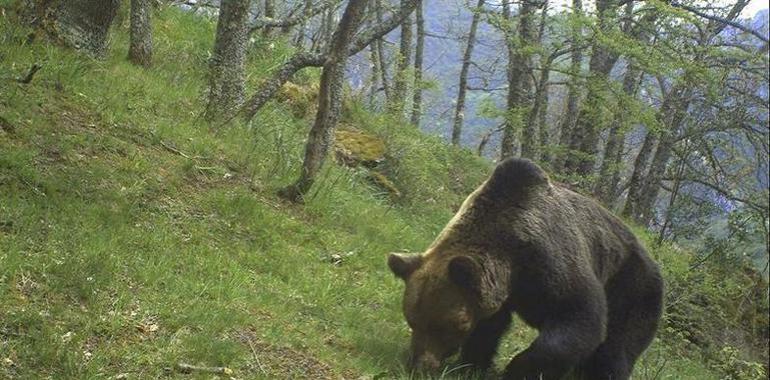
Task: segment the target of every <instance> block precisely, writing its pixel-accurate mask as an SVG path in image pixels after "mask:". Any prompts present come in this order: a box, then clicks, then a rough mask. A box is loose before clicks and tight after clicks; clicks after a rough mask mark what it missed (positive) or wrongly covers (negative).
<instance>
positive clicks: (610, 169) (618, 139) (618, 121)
mask: <svg viewBox="0 0 770 380" xmlns="http://www.w3.org/2000/svg"><path fill="white" fill-rule="evenodd" d="M641 77H642V73H641V71H640V70H639V68H637V67H635V66H633V65H629V67H628V69H626V73H625V74H624V76H623V94H624V96H626V97H627V98H634V97H636V92H637V89H638V88H639V83H640V82H641ZM626 112H627V111H626V107H625V104H624V102H623V101H621V102H619V103H618V105H617V107H616V110H615V113H614V116H613V120H612V127H611V128H610V132H609V136H608V138H607V145H606V146H605V148H604V157H603V159H602V166H601V169H599V180H598V181H596V185H595V187H594V195H595V196H596V198H598V199H599V200H600V201H602V202H603V203H604V204H605V205H608V206H609V205H611V204H612V203H613V202H614V201H615V196H616V195H617V188H618V182H620V171H621V170H620V169H621V168H620V164H621V158H622V155H623V146H624V145H625V141H626V129H627V128H628V120H626V117H627V115H626Z"/></svg>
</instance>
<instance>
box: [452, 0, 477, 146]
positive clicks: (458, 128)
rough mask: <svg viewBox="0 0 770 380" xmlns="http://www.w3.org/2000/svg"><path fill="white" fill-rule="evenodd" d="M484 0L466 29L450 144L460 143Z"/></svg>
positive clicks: (457, 144)
mask: <svg viewBox="0 0 770 380" xmlns="http://www.w3.org/2000/svg"><path fill="white" fill-rule="evenodd" d="M484 1H485V0H479V1H478V3H477V4H476V8H474V9H473V17H472V18H471V26H470V29H468V43H467V44H466V45H465V53H463V62H462V66H461V67H460V83H459V84H458V85H457V102H456V103H455V117H454V122H453V123H452V145H455V146H459V145H460V136H461V135H462V129H463V121H464V120H465V94H466V92H467V91H468V71H469V69H470V67H471V59H472V58H473V47H474V46H475V45H476V30H477V29H478V25H479V19H480V18H481V10H482V7H484Z"/></svg>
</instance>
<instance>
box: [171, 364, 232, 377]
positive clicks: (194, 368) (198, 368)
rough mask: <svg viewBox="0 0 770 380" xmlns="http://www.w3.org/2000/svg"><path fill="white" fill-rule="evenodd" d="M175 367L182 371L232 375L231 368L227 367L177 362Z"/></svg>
mask: <svg viewBox="0 0 770 380" xmlns="http://www.w3.org/2000/svg"><path fill="white" fill-rule="evenodd" d="M176 369H177V370H178V371H179V372H182V373H191V372H206V373H216V374H220V375H232V374H233V370H232V369H230V368H227V367H201V366H196V365H192V364H187V363H177V365H176Z"/></svg>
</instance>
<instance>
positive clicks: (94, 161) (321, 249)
mask: <svg viewBox="0 0 770 380" xmlns="http://www.w3.org/2000/svg"><path fill="white" fill-rule="evenodd" d="M0 6H7V1H1V2H0ZM11 17H12V16H11V14H10V12H8V14H7V15H6V16H5V17H4V18H2V20H1V22H0V78H2V80H1V81H0V117H2V118H4V119H6V120H7V121H8V122H9V123H10V124H11V125H13V126H14V132H13V133H8V132H3V131H0V378H4V377H11V378H21V379H33V378H44V377H49V378H57V379H58V378H83V379H85V378H111V377H113V376H117V375H121V374H126V376H128V378H136V379H142V378H157V377H164V376H171V377H180V378H187V377H193V378H196V377H200V378H209V377H210V376H208V375H201V374H198V375H183V374H180V373H178V372H176V371H174V370H173V367H174V365H175V364H176V363H178V362H186V363H191V364H197V365H205V366H227V367H229V368H232V369H233V370H234V372H235V373H234V376H235V377H236V378H265V379H271V378H296V377H301V376H303V375H306V376H308V377H309V378H340V377H343V378H359V377H360V376H369V377H370V378H372V377H378V378H408V377H409V375H408V373H407V372H406V371H405V370H404V367H403V364H402V363H403V358H404V355H405V352H406V348H407V344H408V339H409V331H408V328H407V326H406V324H405V323H404V321H403V318H402V316H401V312H400V298H401V291H402V286H401V284H400V283H399V281H397V280H396V279H395V278H394V277H393V276H392V275H391V274H390V273H389V271H388V270H387V268H386V266H385V258H386V254H387V253H388V252H391V251H400V250H409V251H418V250H421V249H424V248H425V247H426V246H427V245H428V244H429V243H430V242H431V240H432V239H433V237H434V236H435V235H436V234H437V232H438V231H440V229H441V228H442V226H443V224H444V223H445V222H446V221H447V220H448V219H449V217H450V215H451V210H452V209H453V208H454V207H457V205H459V203H460V202H461V201H462V199H463V197H464V196H465V194H467V193H468V192H469V191H470V190H471V189H472V188H473V187H474V186H476V185H477V184H478V183H480V181H481V180H482V179H483V178H484V177H485V175H486V173H488V170H489V168H490V165H489V163H486V162H484V161H481V160H479V159H477V158H475V157H473V156H472V155H471V154H470V153H468V152H460V151H457V150H456V149H453V148H451V147H448V146H446V145H445V144H443V143H442V142H441V141H440V140H439V139H437V138H432V137H427V136H424V135H422V134H420V133H419V132H417V131H414V130H412V129H410V128H406V127H402V126H398V127H396V126H392V125H391V123H390V122H389V121H388V119H387V118H385V117H383V116H379V115H372V114H369V113H367V112H366V111H365V110H363V109H361V108H360V107H359V106H356V105H355V104H352V105H350V106H349V107H348V109H347V111H346V115H345V117H344V122H345V123H347V124H350V125H353V126H355V127H356V128H359V129H363V130H366V131H369V132H371V133H375V134H377V135H380V136H382V137H383V138H385V139H386V141H388V143H389V152H388V155H389V160H388V162H387V163H385V168H384V169H385V172H386V174H387V175H389V177H390V178H391V179H393V180H394V182H395V183H396V185H397V186H399V187H400V189H401V190H402V192H403V193H404V197H403V199H401V200H399V201H396V202H395V203H392V202H391V201H389V200H388V198H387V196H386V195H384V194H382V191H380V190H377V189H375V188H373V187H372V186H371V185H370V184H369V183H368V182H367V180H366V176H365V175H364V173H362V172H361V171H358V170H353V169H346V168H343V167H339V166H336V165H334V164H329V165H327V166H326V167H325V168H324V170H323V172H322V175H321V178H320V179H319V181H318V183H317V184H316V186H315V187H314V188H313V191H312V192H311V196H310V197H309V201H308V203H307V204H306V205H305V206H304V207H299V206H294V205H290V204H287V203H284V202H282V201H281V200H279V199H278V198H277V197H275V196H274V194H275V190H276V189H278V188H280V187H281V186H283V185H286V184H288V183H290V182H291V181H292V180H293V179H294V178H295V176H296V175H297V173H298V170H299V166H300V164H301V157H302V155H301V152H302V149H303V146H302V143H303V140H304V138H305V134H306V131H307V128H308V126H309V123H308V121H307V120H301V119H296V118H294V117H293V116H291V112H289V110H288V108H287V107H288V106H285V105H282V104H278V103H271V104H270V105H268V106H267V107H266V108H265V109H264V110H262V111H261V112H260V113H259V114H258V115H257V117H256V118H255V119H254V120H253V121H252V122H251V123H249V124H246V125H239V124H238V125H232V126H228V127H225V128H220V129H217V130H212V129H210V128H209V127H208V126H206V125H204V124H202V123H200V121H199V119H198V116H199V112H200V110H201V109H202V97H203V93H204V90H205V87H206V81H205V74H206V73H205V70H206V60H207V58H208V54H209V53H208V49H209V48H210V46H211V45H212V40H213V35H214V28H215V25H214V24H213V23H212V22H208V21H205V20H203V19H201V18H198V17H195V16H192V15H190V14H185V13H182V12H179V11H176V10H174V9H170V8H162V9H161V10H160V11H159V12H158V14H157V15H156V17H155V20H154V29H155V48H156V50H155V64H154V66H153V68H151V69H149V70H146V69H142V68H139V67H135V66H133V65H131V64H129V63H128V62H127V61H126V60H125V59H124V56H125V50H126V46H127V32H126V26H125V25H123V24H125V22H126V21H125V17H123V21H122V22H123V24H121V25H118V27H117V28H115V31H114V33H113V38H112V41H111V46H112V49H111V52H110V55H109V56H108V57H107V58H106V59H105V60H104V61H95V60H92V59H89V58H86V57H83V56H81V55H78V54H77V53H75V52H73V51H70V50H67V49H61V48H58V47H55V46H52V45H49V44H46V43H44V42H41V41H36V42H35V43H33V44H31V45H30V44H26V43H25V40H26V35H27V33H28V31H27V30H25V29H24V28H21V27H19V26H17V24H16V22H15V21H14V20H12V19H11ZM256 44H258V45H259V46H258V47H257V48H254V49H252V51H253V53H252V55H251V56H250V65H249V73H250V75H249V84H250V87H253V86H254V84H255V83H257V82H258V80H259V78H261V77H264V75H266V74H267V72H268V71H269V70H271V69H272V68H274V67H275V66H276V63H277V62H279V61H280V60H281V59H282V57H284V56H285V55H286V54H288V52H289V49H288V48H286V47H283V46H281V44H277V45H276V46H274V47H273V48H272V50H270V49H268V48H266V47H267V46H268V45H267V43H265V42H260V41H257V42H256ZM34 62H40V63H42V64H43V65H44V67H43V69H42V70H41V71H40V72H39V73H38V74H37V76H36V77H35V79H34V81H33V82H32V83H31V84H29V85H21V84H18V83H15V82H14V81H13V80H12V78H15V77H18V76H21V75H23V73H25V72H26V69H27V68H28V67H29V66H30V65H31V64H32V63H34ZM316 74H317V73H313V72H311V73H310V74H308V75H307V78H309V80H312V78H313V76H314V75H316ZM175 152H176V153H175ZM178 152H181V153H183V154H184V156H182V155H180V154H178ZM333 255H339V256H340V257H342V260H341V262H338V263H335V261H336V260H335V259H333V258H332V256H333ZM532 337H533V331H531V330H529V329H526V328H525V327H523V326H522V324H521V323H518V324H516V328H515V329H513V331H512V332H511V338H510V339H508V340H506V343H505V344H504V346H503V347H502V351H503V353H504V354H505V355H501V356H504V357H502V358H501V359H500V363H499V364H501V365H503V363H504V361H505V360H506V357H510V355H512V354H513V353H515V352H516V351H518V350H521V349H523V348H525V347H526V345H527V344H528V342H529V340H531V339H532ZM672 352H673V351H672V349H671V348H669V347H668V345H664V344H663V343H661V342H660V341H656V344H655V345H654V346H653V348H651V349H650V351H649V352H648V354H646V356H645V357H644V359H643V360H642V362H641V363H640V364H639V365H638V368H637V378H640V379H652V378H659V379H682V378H691V379H707V378H716V375H715V374H714V373H712V372H710V371H709V370H707V369H706V367H705V366H704V364H702V363H701V361H700V360H699V359H697V356H695V355H693V356H691V357H672V355H673V354H672ZM655 374H658V376H657V377H655ZM448 377H451V374H450V375H449V376H448Z"/></svg>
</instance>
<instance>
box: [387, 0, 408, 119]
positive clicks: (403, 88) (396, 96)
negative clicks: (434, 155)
mask: <svg viewBox="0 0 770 380" xmlns="http://www.w3.org/2000/svg"><path fill="white" fill-rule="evenodd" d="M408 6H409V1H408V0H401V8H406V7H408ZM411 59H412V17H411V15H410V16H407V17H406V18H404V19H403V20H402V21H401V42H400V43H399V49H398V57H397V58H396V73H395V77H394V81H393V97H392V98H391V99H390V103H389V107H388V108H389V112H391V113H392V114H393V115H397V116H398V117H399V118H402V117H403V116H404V106H405V105H406V94H407V90H408V87H409V67H410V66H411Z"/></svg>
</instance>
